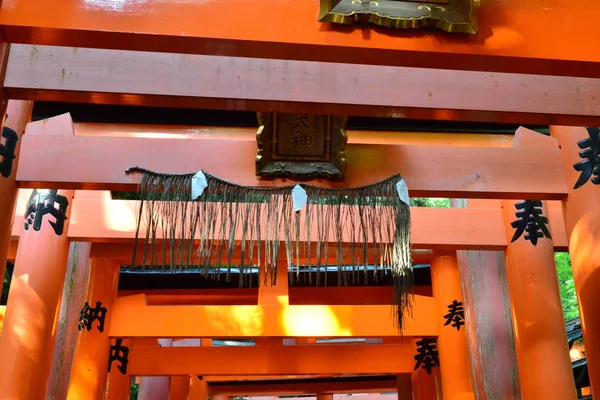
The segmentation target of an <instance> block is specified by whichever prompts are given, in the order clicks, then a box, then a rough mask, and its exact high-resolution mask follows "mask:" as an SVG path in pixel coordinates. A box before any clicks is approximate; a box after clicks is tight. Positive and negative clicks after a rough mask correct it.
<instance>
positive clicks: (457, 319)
mask: <svg viewBox="0 0 600 400" xmlns="http://www.w3.org/2000/svg"><path fill="white" fill-rule="evenodd" d="M444 318H445V319H446V323H445V324H444V326H447V325H450V324H451V323H452V325H451V326H452V327H454V328H456V330H457V331H460V327H461V325H464V324H465V309H464V308H463V303H462V301H456V300H453V301H452V304H450V305H449V306H448V314H446V315H444Z"/></svg>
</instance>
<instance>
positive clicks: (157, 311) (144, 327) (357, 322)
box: [109, 295, 439, 375]
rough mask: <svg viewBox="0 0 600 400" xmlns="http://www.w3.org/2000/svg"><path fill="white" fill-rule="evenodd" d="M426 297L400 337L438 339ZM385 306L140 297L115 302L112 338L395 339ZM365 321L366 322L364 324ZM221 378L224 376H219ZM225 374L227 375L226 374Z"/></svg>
mask: <svg viewBox="0 0 600 400" xmlns="http://www.w3.org/2000/svg"><path fill="white" fill-rule="evenodd" d="M434 307H435V306H434V301H433V299H432V298H431V297H426V296H418V295H416V296H415V306H414V310H413V313H412V316H409V317H408V318H407V320H406V327H405V328H404V331H403V333H404V335H405V336H437V333H438V331H439V327H438V324H437V323H436V322H437V321H436V320H435V318H434ZM392 310H393V308H392V306H390V305H367V306H324V305H318V306H314V305H296V306H258V305H256V306H168V305H162V306H158V305H157V306H152V305H146V298H145V296H144V295H136V296H129V297H120V298H117V300H116V301H115V303H114V305H113V315H112V317H111V318H112V320H111V326H110V329H109V335H110V336H111V337H168V338H213V337H216V338H222V337H260V336H265V337H311V338H317V337H350V336H356V337H382V336H393V337H398V336H399V334H400V332H399V331H398V329H397V328H396V327H395V326H394V319H393V313H392ZM364 321H369V323H368V324H365V323H364ZM219 375H223V374H219ZM225 375H226V374H225Z"/></svg>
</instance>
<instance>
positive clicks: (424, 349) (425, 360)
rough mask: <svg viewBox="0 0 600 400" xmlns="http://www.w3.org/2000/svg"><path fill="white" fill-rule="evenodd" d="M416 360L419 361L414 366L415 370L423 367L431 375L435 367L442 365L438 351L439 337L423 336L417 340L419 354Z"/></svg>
mask: <svg viewBox="0 0 600 400" xmlns="http://www.w3.org/2000/svg"><path fill="white" fill-rule="evenodd" d="M415 360H416V361H417V363H416V364H415V368H414V370H415V371H416V370H417V369H419V367H421V368H423V369H424V370H425V371H427V374H429V375H431V370H432V369H433V367H435V366H439V365H440V360H439V358H438V351H437V339H436V338H423V339H421V340H419V341H418V342H417V355H416V356H415Z"/></svg>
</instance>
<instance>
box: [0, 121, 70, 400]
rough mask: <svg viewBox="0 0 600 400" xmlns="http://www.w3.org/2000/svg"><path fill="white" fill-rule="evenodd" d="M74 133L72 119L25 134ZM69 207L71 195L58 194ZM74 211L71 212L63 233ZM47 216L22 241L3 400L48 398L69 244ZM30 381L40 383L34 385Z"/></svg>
mask: <svg viewBox="0 0 600 400" xmlns="http://www.w3.org/2000/svg"><path fill="white" fill-rule="evenodd" d="M69 131H70V132H71V134H72V133H73V129H72V121H71V118H70V116H69V115H68V114H66V115H62V116H58V117H54V118H50V119H48V120H44V121H38V122H32V123H29V124H28V125H27V128H26V135H32V136H34V135H36V134H37V135H39V134H46V135H55V134H59V135H60V134H67V133H68V132H69ZM58 193H59V194H60V195H62V196H65V197H66V199H67V201H68V202H69V205H71V203H72V200H73V194H74V192H73V191H72V190H66V191H65V190H63V191H59V192H58ZM70 212H71V207H70V206H69V207H68V208H67V220H66V221H65V231H66V229H67V228H68V224H69V219H68V218H69V215H70ZM48 219H49V218H48V217H45V218H44V220H43V224H42V228H41V229H40V230H39V231H35V230H33V229H29V230H27V231H24V232H23V233H22V234H21V237H20V243H21V245H20V246H19V248H18V250H17V257H16V262H15V269H14V273H13V278H12V284H11V290H10V294H9V297H8V305H7V310H6V316H5V319H4V327H3V332H2V336H1V337H0V354H2V363H0V398H2V399H19V400H29V399H31V400H37V399H41V398H44V397H45V391H46V385H47V381H48V376H49V374H50V367H51V363H52V353H53V349H54V334H55V329H56V317H57V314H58V307H59V300H60V295H61V292H62V288H63V281H64V277H65V270H66V266H67V256H68V253H69V240H68V238H67V235H66V233H63V235H61V236H58V235H57V234H56V233H55V232H54V230H53V229H52V226H50V224H49V221H48ZM31 382H36V384H35V385H32V384H31Z"/></svg>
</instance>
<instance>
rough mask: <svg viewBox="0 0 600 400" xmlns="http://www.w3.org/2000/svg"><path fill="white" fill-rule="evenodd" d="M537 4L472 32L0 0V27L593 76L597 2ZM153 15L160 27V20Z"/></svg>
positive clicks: (132, 45)
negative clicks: (400, 29) (406, 31)
mask: <svg viewBox="0 0 600 400" xmlns="http://www.w3.org/2000/svg"><path fill="white" fill-rule="evenodd" d="M542 5H543V7H541V6H540V4H539V3H537V2H523V1H519V0H506V1H502V2H490V3H486V2H484V3H483V4H482V5H481V7H480V10H479V14H480V15H479V33H478V34H476V35H463V34H448V33H445V32H435V33H430V32H427V33H421V32H419V33H414V34H410V35H406V34H403V33H404V32H397V31H393V30H392V31H390V30H388V29H380V28H376V27H375V28H374V29H368V30H367V31H366V32H365V30H364V29H358V28H357V27H340V26H338V25H334V24H329V23H326V24H324V23H320V22H319V21H318V19H317V3H314V2H312V1H310V0H299V1H296V2H293V3H290V2H288V1H285V0H274V1H272V2H269V7H260V8H257V7H256V5H255V4H254V3H252V2H247V1H242V0H237V1H235V2H230V3H228V7H227V9H226V12H224V10H223V9H221V8H219V7H213V6H212V4H209V3H202V2H201V3H199V2H197V1H194V0H178V1H176V2H173V1H167V0H161V1H151V2H108V3H107V2H104V1H97V0H94V1H92V0H65V1H62V2H60V3H57V2H55V1H52V0H10V1H8V0H5V6H3V7H2V10H1V11H0V25H1V26H2V31H3V32H4V34H5V40H6V41H8V42H12V43H33V44H52V45H59V46H78V47H92V48H119V49H131V50H146V51H162V52H179V53H201V54H213V55H228V56H238V57H257V58H275V59H296V60H309V61H331V62H343V63H353V64H383V65H394V66H418V67H432V68H443V69H470V70H480V71H505V72H525V73H538V74H549V75H570V76H598V74H599V72H598V68H597V65H598V63H599V62H600V55H598V54H597V52H595V51H594V49H595V45H596V40H597V39H598V37H597V35H596V34H595V33H590V30H589V27H590V26H594V24H595V22H596V21H597V19H598V15H599V11H598V10H597V8H596V3H595V2H594V1H593V0H580V1H578V2H565V1H562V0H546V1H545V2H544V3H543V4H542ZM157 15H160V16H161V18H162V19H163V20H164V21H163V23H160V24H157V20H156V16H157ZM199 18H201V19H202V24H198V19H199ZM290 19H293V21H294V26H293V28H291V27H290V25H289V21H290ZM257 21H260V23H257ZM573 21H577V23H574V22H573ZM549 27H550V28H552V29H548V28H549ZM367 78H368V77H367ZM365 79H366V78H365Z"/></svg>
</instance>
